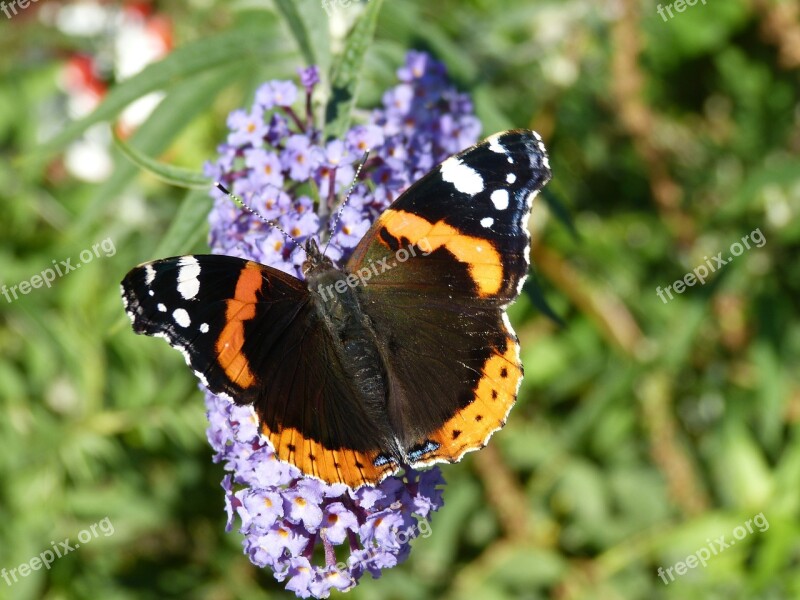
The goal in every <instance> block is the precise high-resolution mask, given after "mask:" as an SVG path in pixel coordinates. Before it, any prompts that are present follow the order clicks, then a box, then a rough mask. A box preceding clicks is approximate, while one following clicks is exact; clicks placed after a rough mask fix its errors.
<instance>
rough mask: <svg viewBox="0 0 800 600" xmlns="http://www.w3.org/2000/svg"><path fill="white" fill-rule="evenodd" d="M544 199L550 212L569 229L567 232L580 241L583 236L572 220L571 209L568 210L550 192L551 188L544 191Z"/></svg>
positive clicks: (559, 199)
mask: <svg viewBox="0 0 800 600" xmlns="http://www.w3.org/2000/svg"><path fill="white" fill-rule="evenodd" d="M542 198H543V199H544V201H545V204H547V206H548V207H549V208H550V210H551V211H553V215H554V216H555V218H556V219H558V220H559V221H561V224H562V225H564V226H565V227H566V228H567V231H569V232H570V234H572V237H573V239H575V240H580V237H581V236H580V234H579V233H578V230H577V228H576V227H575V222H574V221H573V220H572V213H570V210H569V208H567V205H566V204H565V203H564V202H563V201H562V200H561V198H559V197H558V196H557V195H556V194H554V193H553V192H552V191H550V189H549V188H545V189H543V190H542Z"/></svg>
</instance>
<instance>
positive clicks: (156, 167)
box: [114, 133, 211, 189]
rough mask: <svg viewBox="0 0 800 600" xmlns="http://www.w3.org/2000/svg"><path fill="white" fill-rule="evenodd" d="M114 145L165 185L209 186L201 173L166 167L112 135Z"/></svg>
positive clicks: (209, 183)
mask: <svg viewBox="0 0 800 600" xmlns="http://www.w3.org/2000/svg"><path fill="white" fill-rule="evenodd" d="M114 143H115V144H116V145H117V148H119V149H120V150H121V151H122V153H123V154H124V155H125V156H127V157H128V158H129V159H130V160H131V162H133V163H134V164H135V165H138V166H139V167H141V168H142V169H144V170H145V171H149V172H150V173H152V174H153V175H155V176H156V177H158V178H159V179H160V180H162V181H164V182H166V183H170V184H172V185H177V186H179V187H187V188H204V189H207V188H208V187H209V185H211V181H210V180H209V179H208V178H207V177H206V176H205V175H203V174H202V173H198V172H197V171H191V170H189V169H184V168H182V167H175V166H173V165H166V164H164V163H162V162H159V161H157V160H154V159H152V158H150V157H149V156H147V155H146V154H144V153H142V152H139V151H138V150H137V149H136V148H134V147H133V146H131V145H129V144H127V143H125V142H124V141H122V140H121V139H120V137H119V136H118V135H117V134H116V133H115V134H114Z"/></svg>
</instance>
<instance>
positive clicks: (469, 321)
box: [122, 130, 550, 489]
mask: <svg viewBox="0 0 800 600" xmlns="http://www.w3.org/2000/svg"><path fill="white" fill-rule="evenodd" d="M549 179H550V166H549V163H548V158H547V153H546V151H545V148H544V145H543V143H542V141H541V138H540V137H539V135H538V134H537V133H535V132H533V131H527V130H512V131H506V132H502V133H497V134H495V135H493V136H491V137H489V138H487V139H486V140H484V141H482V142H480V143H478V144H476V145H475V146H472V147H471V148H468V149H466V150H464V151H463V152H460V153H458V154H456V155H454V156H452V157H450V158H448V159H447V160H445V161H444V162H442V163H441V164H440V165H439V166H437V167H435V168H434V169H432V170H431V171H430V172H429V173H427V174H426V175H425V176H423V177H422V178H421V179H419V180H418V181H417V182H416V183H414V184H413V185H411V186H410V187H409V188H408V189H407V190H406V191H405V192H404V193H402V194H401V195H400V196H399V197H398V198H397V199H396V200H395V201H394V202H393V203H392V204H391V205H390V206H389V207H388V208H387V209H386V210H385V211H384V212H383V213H382V214H381V215H380V216H379V217H378V218H377V220H376V221H375V222H374V223H373V224H372V226H371V228H370V229H369V230H368V231H367V233H366V234H365V235H364V237H363V238H362V239H361V241H360V242H359V243H358V245H357V246H356V248H355V250H354V251H353V253H352V255H351V256H350V258H349V259H348V260H347V262H346V264H345V265H344V267H343V268H341V269H340V268H337V267H336V266H334V264H333V263H332V261H331V260H330V259H329V258H327V257H326V256H324V254H323V252H321V251H320V249H319V247H318V245H317V242H316V240H315V239H313V238H311V239H309V240H308V241H307V242H306V244H305V252H306V254H307V260H306V261H305V263H304V264H303V273H304V276H305V280H301V279H298V278H296V277H293V276H291V275H288V274H286V273H284V272H282V271H279V270H277V269H274V268H272V267H269V266H266V265H263V264H259V263H256V262H253V261H248V260H245V259H241V258H237V257H232V256H221V255H188V256H177V257H172V258H165V259H162V260H156V261H153V262H148V263H144V264H141V265H139V266H137V267H135V268H133V269H132V270H131V271H130V272H129V273H128V274H127V275H126V276H125V278H124V279H123V281H122V298H123V301H124V304H125V309H126V311H127V313H128V315H129V317H130V318H131V322H132V325H133V329H134V331H135V332H136V333H141V334H145V335H151V336H156V337H163V338H165V339H166V340H167V341H168V342H169V343H170V344H171V345H172V346H173V347H174V348H176V349H178V350H179V351H181V352H182V353H183V355H184V357H185V359H186V362H187V364H188V365H189V366H190V367H191V369H192V370H193V371H194V373H195V375H196V376H197V377H198V378H199V379H200V381H201V383H202V384H203V385H204V386H205V387H206V388H208V389H209V390H210V391H211V392H212V393H214V394H217V395H218V396H220V397H223V398H227V399H229V400H231V401H232V402H235V403H236V404H238V405H252V407H253V409H254V411H255V414H256V415H257V417H258V421H259V427H260V431H261V433H262V434H263V436H265V437H266V438H268V439H269V440H270V442H271V443H272V445H273V447H274V449H275V452H276V454H277V456H278V458H280V459H282V460H284V461H288V462H290V463H292V464H294V465H296V466H297V467H298V468H299V469H300V470H301V471H302V472H303V473H305V474H306V475H310V476H313V477H316V478H318V479H321V480H323V481H325V482H328V483H344V484H346V485H348V486H349V487H351V488H353V489H355V488H358V487H361V486H363V485H375V484H377V483H379V482H380V481H381V480H383V479H384V478H385V477H387V476H389V475H391V474H394V473H396V472H397V471H399V470H400V469H402V468H405V467H407V466H410V467H412V468H419V467H424V466H428V465H431V464H434V463H438V462H457V461H459V460H460V459H461V458H462V457H463V456H464V454H465V453H467V452H469V451H472V450H477V449H479V448H482V447H483V446H485V445H486V443H487V442H488V440H489V438H490V437H491V435H492V434H493V433H494V432H495V431H497V430H498V429H500V428H501V427H503V425H505V422H506V418H507V416H508V413H509V411H510V410H511V407H512V406H513V404H514V402H515V400H516V397H517V391H518V389H519V385H520V382H521V381H522V376H523V370H522V364H521V362H520V348H519V340H518V338H517V336H516V334H515V333H514V330H513V329H512V327H511V324H510V323H509V320H508V316H507V314H506V307H507V306H508V305H509V304H510V303H511V302H513V301H514V300H515V299H516V298H517V297H518V296H519V294H520V291H521V290H522V285H523V283H524V281H525V278H526V276H527V273H528V269H529V266H530V235H529V233H528V229H527V223H528V218H529V216H530V213H531V205H532V202H533V198H534V196H535V195H536V193H537V192H538V191H539V190H540V189H541V188H542V186H544V185H545V183H547V181H548V180H549Z"/></svg>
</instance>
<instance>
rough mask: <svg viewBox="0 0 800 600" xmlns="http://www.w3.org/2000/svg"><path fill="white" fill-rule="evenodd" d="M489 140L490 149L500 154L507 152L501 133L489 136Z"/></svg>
mask: <svg viewBox="0 0 800 600" xmlns="http://www.w3.org/2000/svg"><path fill="white" fill-rule="evenodd" d="M487 140H488V142H489V150H491V151H492V152H497V153H498V154H506V153H507V152H506V149H505V148H503V145H502V144H501V143H500V134H499V133H495V134H494V135H493V136H490V137H488V138H487Z"/></svg>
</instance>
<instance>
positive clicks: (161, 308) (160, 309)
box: [158, 302, 167, 312]
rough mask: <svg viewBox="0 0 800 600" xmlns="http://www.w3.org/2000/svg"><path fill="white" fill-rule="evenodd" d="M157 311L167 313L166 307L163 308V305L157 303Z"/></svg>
mask: <svg viewBox="0 0 800 600" xmlns="http://www.w3.org/2000/svg"><path fill="white" fill-rule="evenodd" d="M158 310H159V311H160V312H167V307H166V306H164V305H163V304H161V302H159V303H158Z"/></svg>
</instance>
